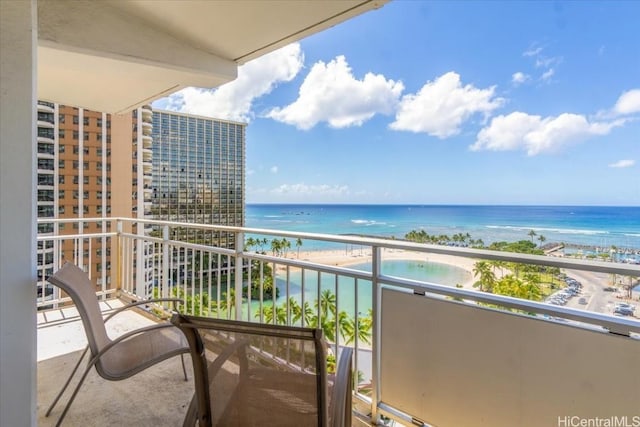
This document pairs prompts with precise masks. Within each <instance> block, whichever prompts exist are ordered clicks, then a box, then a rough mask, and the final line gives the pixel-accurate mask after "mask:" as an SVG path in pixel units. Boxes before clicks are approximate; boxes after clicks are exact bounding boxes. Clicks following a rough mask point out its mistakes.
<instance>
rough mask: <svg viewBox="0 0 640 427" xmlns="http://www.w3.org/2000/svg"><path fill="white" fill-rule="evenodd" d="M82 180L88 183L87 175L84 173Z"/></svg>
mask: <svg viewBox="0 0 640 427" xmlns="http://www.w3.org/2000/svg"><path fill="white" fill-rule="evenodd" d="M82 182H84V183H85V184H89V177H88V176H86V175H85V176H84V177H82Z"/></svg>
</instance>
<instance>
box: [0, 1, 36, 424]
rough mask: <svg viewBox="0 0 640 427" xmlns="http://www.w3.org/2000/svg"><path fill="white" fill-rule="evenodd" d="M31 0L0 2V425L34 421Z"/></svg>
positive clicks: (33, 22)
mask: <svg viewBox="0 0 640 427" xmlns="http://www.w3.org/2000/svg"><path fill="white" fill-rule="evenodd" d="M36 46H37V25H36V2H35V0H32V1H1V2H0V426H7V427H8V426H29V425H35V424H36V418H35V412H36V397H35V396H36V306H35V297H36V286H35V283H36V240H35V239H36V208H37V202H36V158H37V150H36V138H35V135H36V73H35V72H36Z"/></svg>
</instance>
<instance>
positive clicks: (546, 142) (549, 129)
mask: <svg viewBox="0 0 640 427" xmlns="http://www.w3.org/2000/svg"><path fill="white" fill-rule="evenodd" d="M623 123H624V121H622V120H618V121H613V122H592V123H589V121H587V119H586V118H585V117H584V116H582V115H579V114H570V113H563V114H560V115H558V116H555V117H553V116H551V117H545V118H542V117H541V116H535V115H530V114H526V113H522V112H519V111H516V112H514V113H511V114H508V115H506V116H504V115H501V116H497V117H494V118H493V119H492V120H491V123H490V124H489V126H487V127H485V128H483V129H482V130H481V131H480V132H479V133H478V137H477V139H476V142H475V144H473V145H472V146H471V147H470V148H471V149H472V150H474V151H477V150H493V151H506V150H517V149H523V150H525V151H526V152H527V154H528V155H529V156H535V155H536V154H540V153H544V152H552V151H557V150H559V149H561V148H562V147H564V146H566V145H568V144H571V143H576V142H580V141H581V140H583V139H585V138H588V137H591V136H596V135H606V134H608V133H609V132H610V131H611V129H613V128H614V127H616V126H620V125H622V124H623Z"/></svg>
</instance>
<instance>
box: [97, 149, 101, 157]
mask: <svg viewBox="0 0 640 427" xmlns="http://www.w3.org/2000/svg"><path fill="white" fill-rule="evenodd" d="M96 155H98V156H99V157H102V148H100V147H98V148H97V149H96Z"/></svg>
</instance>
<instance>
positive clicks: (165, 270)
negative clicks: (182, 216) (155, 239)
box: [161, 225, 170, 298]
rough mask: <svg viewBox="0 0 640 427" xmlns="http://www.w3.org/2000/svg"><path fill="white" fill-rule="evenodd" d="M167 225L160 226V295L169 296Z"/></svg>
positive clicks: (162, 296)
mask: <svg viewBox="0 0 640 427" xmlns="http://www.w3.org/2000/svg"><path fill="white" fill-rule="evenodd" d="M169 283H170V280H169V226H168V225H165V226H164V227H162V295H161V298H169V286H170V285H169Z"/></svg>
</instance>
